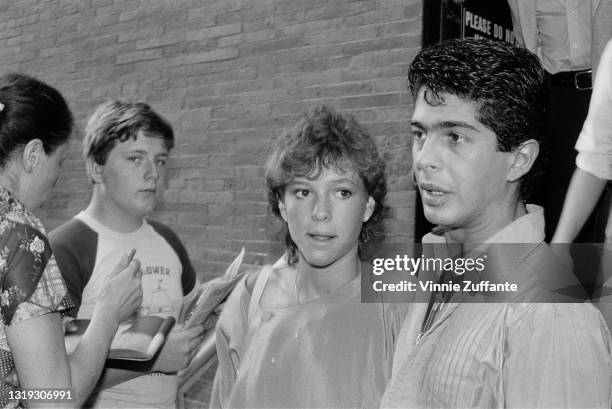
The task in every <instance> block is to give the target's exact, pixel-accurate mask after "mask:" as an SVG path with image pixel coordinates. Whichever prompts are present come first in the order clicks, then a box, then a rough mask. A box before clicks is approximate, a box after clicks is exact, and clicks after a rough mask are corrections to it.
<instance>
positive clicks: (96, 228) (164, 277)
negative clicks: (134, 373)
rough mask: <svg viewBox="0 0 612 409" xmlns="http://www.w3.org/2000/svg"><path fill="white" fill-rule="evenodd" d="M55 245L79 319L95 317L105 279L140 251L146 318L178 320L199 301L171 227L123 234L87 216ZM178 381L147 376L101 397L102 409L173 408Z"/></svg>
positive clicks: (67, 227) (58, 233)
mask: <svg viewBox="0 0 612 409" xmlns="http://www.w3.org/2000/svg"><path fill="white" fill-rule="evenodd" d="M49 237H50V242H51V246H52V248H53V251H54V253H55V255H56V258H57V261H58V265H59V267H60V270H61V272H62V275H63V276H64V279H65V280H66V283H67V286H68V291H69V293H70V295H71V296H72V298H73V299H74V302H75V304H76V305H77V307H78V314H76V315H75V316H76V317H77V318H91V317H92V314H93V311H94V307H95V304H96V302H97V300H98V296H99V294H100V291H101V290H102V288H103V285H104V280H105V279H106V277H107V276H108V275H109V274H110V273H111V272H112V271H113V270H114V269H115V267H116V266H117V264H118V262H119V259H120V257H121V256H122V255H123V254H128V253H129V252H130V250H131V249H132V248H135V249H136V254H135V258H137V259H138V260H140V263H141V269H142V291H143V301H142V306H141V307H140V310H139V314H140V315H147V314H152V315H158V316H161V317H167V316H173V317H174V318H175V319H178V317H179V314H180V312H181V308H182V306H183V304H184V303H186V302H189V299H191V298H193V297H195V294H196V291H195V283H196V277H195V272H194V270H193V267H192V266H191V263H190V262H189V258H188V257H187V252H186V251H185V249H184V247H183V246H182V244H181V242H180V240H179V239H178V237H176V235H175V234H174V233H173V232H172V231H171V230H170V229H169V228H167V227H166V226H164V225H162V224H159V223H155V222H152V221H144V222H143V224H142V226H141V227H140V228H139V229H138V230H136V231H134V232H131V233H119V232H116V231H113V230H111V229H109V228H107V227H105V226H104V225H102V224H101V223H99V222H97V221H96V220H95V219H93V218H92V217H91V216H89V215H88V214H86V213H85V212H81V213H79V214H78V215H77V216H75V218H74V219H72V220H70V221H69V222H68V223H66V224H64V225H63V226H60V227H59V228H57V229H55V230H54V231H53V232H51V233H50V235H49ZM176 382H177V381H176V376H166V375H162V374H152V375H143V376H140V377H138V378H135V379H132V380H129V381H127V382H124V383H122V384H119V385H117V386H114V387H112V388H109V389H107V390H104V391H103V392H101V393H99V394H98V397H97V399H96V401H95V406H96V407H138V406H142V407H173V406H174V401H175V399H176V393H177V383H176Z"/></svg>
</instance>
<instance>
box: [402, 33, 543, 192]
mask: <svg viewBox="0 0 612 409" xmlns="http://www.w3.org/2000/svg"><path fill="white" fill-rule="evenodd" d="M408 80H409V82H410V88H411V90H412V93H413V95H415V96H416V94H417V93H418V91H419V90H420V89H421V88H422V87H425V88H426V90H427V94H426V95H425V101H426V102H427V103H429V104H431V105H436V104H439V103H441V102H442V101H441V99H440V94H442V93H447V94H451V95H455V96H457V97H459V98H462V99H465V100H468V101H473V102H475V103H477V104H480V107H479V116H478V118H477V119H478V120H479V121H480V122H481V123H482V124H483V125H485V126H486V127H487V128H489V129H490V130H492V131H493V132H494V133H495V135H496V136H497V148H498V150H499V151H501V152H510V151H512V150H513V149H515V148H517V147H518V146H519V145H520V144H521V143H523V142H525V141H527V140H529V139H534V140H536V141H537V142H538V143H539V144H540V147H541V148H540V155H538V158H537V159H536V161H535V163H534V165H533V167H532V169H531V171H530V172H529V173H527V174H526V175H525V176H524V177H523V178H522V180H521V184H520V198H521V199H527V198H528V197H529V195H530V193H531V191H532V190H533V187H534V185H535V182H537V179H538V178H539V176H540V174H541V172H542V167H543V161H544V157H545V155H544V154H543V151H544V150H545V149H544V148H545V147H546V144H545V142H546V138H545V137H546V134H547V133H548V127H549V125H550V90H549V84H548V81H547V80H546V76H545V72H544V70H543V69H542V66H541V64H540V61H539V60H538V58H537V56H536V55H534V54H533V53H531V52H529V51H528V50H526V49H524V48H520V47H517V46H514V45H510V44H507V43H503V42H501V41H495V40H487V39H473V38H470V39H453V40H447V41H443V42H441V43H438V44H436V45H433V46H431V47H428V48H424V49H423V50H421V51H420V52H419V54H418V55H417V56H416V58H415V59H414V61H413V62H412V64H411V65H410V70H409V73H408Z"/></svg>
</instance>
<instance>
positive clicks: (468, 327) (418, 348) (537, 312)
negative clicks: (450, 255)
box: [382, 206, 612, 408]
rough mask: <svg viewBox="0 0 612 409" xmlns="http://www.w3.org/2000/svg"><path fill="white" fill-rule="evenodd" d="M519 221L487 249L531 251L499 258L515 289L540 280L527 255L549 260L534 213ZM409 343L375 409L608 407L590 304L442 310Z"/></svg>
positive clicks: (611, 372) (609, 367) (610, 364)
mask: <svg viewBox="0 0 612 409" xmlns="http://www.w3.org/2000/svg"><path fill="white" fill-rule="evenodd" d="M528 211H529V213H528V214H527V215H525V216H523V217H521V218H519V219H517V220H516V221H514V222H513V223H511V224H510V225H509V226H507V227H506V228H505V229H503V230H502V231H500V232H499V233H497V234H496V235H495V236H494V237H492V238H491V239H490V240H489V241H488V242H495V243H533V244H529V245H526V248H532V249H533V250H534V251H531V252H527V253H526V254H524V255H522V256H521V257H520V258H516V257H514V256H512V257H507V258H506V259H504V257H503V254H502V256H501V261H502V262H503V263H502V264H501V265H502V266H505V267H506V268H507V269H508V270H509V271H511V272H512V274H513V275H514V276H515V278H517V279H518V280H523V279H524V281H530V280H531V279H533V278H534V276H533V275H534V274H538V273H539V271H538V270H537V268H536V266H538V265H539V262H540V261H541V260H540V258H541V254H542V252H541V251H540V252H538V251H535V250H536V249H540V250H547V251H548V249H547V248H544V249H542V247H539V246H546V245H545V244H544V243H542V240H543V238H544V232H543V229H544V219H543V212H542V210H541V208H537V207H534V206H529V207H528ZM426 237H427V239H428V240H427V241H429V242H430V243H431V242H436V241H437V242H439V243H444V242H445V239H444V237H441V236H433V235H431V234H430V235H427V236H426ZM423 242H424V243H425V242H426V240H425V239H424V240H423ZM502 253H503V252H502ZM497 261H498V262H499V261H500V260H499V259H498V260H497ZM517 276H518V277H517ZM536 280H537V278H536ZM408 320H409V319H408V318H407V321H408ZM402 337H403V338H402ZM415 338H416V337H414V334H410V333H405V332H404V330H403V329H402V333H400V339H398V342H397V345H396V356H397V357H401V360H400V359H399V358H398V359H397V360H395V361H394V367H393V374H392V378H391V381H390V382H389V384H388V386H387V390H386V391H385V395H384V397H383V401H382V407H384V408H396V407H402V408H464V407H472V408H563V407H566V408H578V407H589V408H598V407H601V408H604V407H605V408H610V407H611V404H612V401H611V400H610V392H611V385H612V358H611V356H610V343H611V339H610V333H609V332H608V329H607V326H606V324H605V322H604V320H603V318H602V316H601V314H600V313H599V311H598V310H597V309H596V308H595V307H593V306H592V305H591V304H588V303H580V304H577V303H567V304H559V303H555V304H553V303H547V304H546V303H450V304H448V306H447V308H446V309H444V310H442V312H441V313H440V314H439V316H437V317H436V319H435V320H434V322H433V325H432V326H431V327H430V328H429V329H428V330H426V331H425V332H424V333H423V334H422V335H421V336H420V337H419V338H418V340H416V341H415Z"/></svg>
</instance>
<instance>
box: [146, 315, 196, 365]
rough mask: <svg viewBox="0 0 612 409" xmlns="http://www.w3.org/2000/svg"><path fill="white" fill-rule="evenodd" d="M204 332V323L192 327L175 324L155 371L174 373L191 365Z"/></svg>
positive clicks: (156, 363) (160, 354) (156, 361)
mask: <svg viewBox="0 0 612 409" xmlns="http://www.w3.org/2000/svg"><path fill="white" fill-rule="evenodd" d="M204 332H205V331H204V326H203V325H194V326H193V327H191V328H184V327H183V326H182V325H175V326H174V328H172V331H170V333H169V334H168V339H166V342H165V343H164V345H163V347H162V349H161V351H160V353H159V355H158V357H157V359H156V360H155V364H154V365H153V371H157V372H165V373H173V372H177V371H179V370H181V369H183V368H185V367H186V366H187V365H189V362H191V359H192V358H193V356H194V355H195V353H196V352H197V351H198V348H199V347H200V344H201V343H202V340H203V339H204Z"/></svg>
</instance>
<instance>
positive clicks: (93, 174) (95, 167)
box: [85, 157, 104, 183]
mask: <svg viewBox="0 0 612 409" xmlns="http://www.w3.org/2000/svg"><path fill="white" fill-rule="evenodd" d="M85 164H86V166H87V175H88V176H89V179H90V180H91V181H92V182H93V183H102V169H103V168H104V167H103V166H102V165H100V164H98V163H96V161H95V160H94V158H92V157H89V158H87V160H86V161H85Z"/></svg>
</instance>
